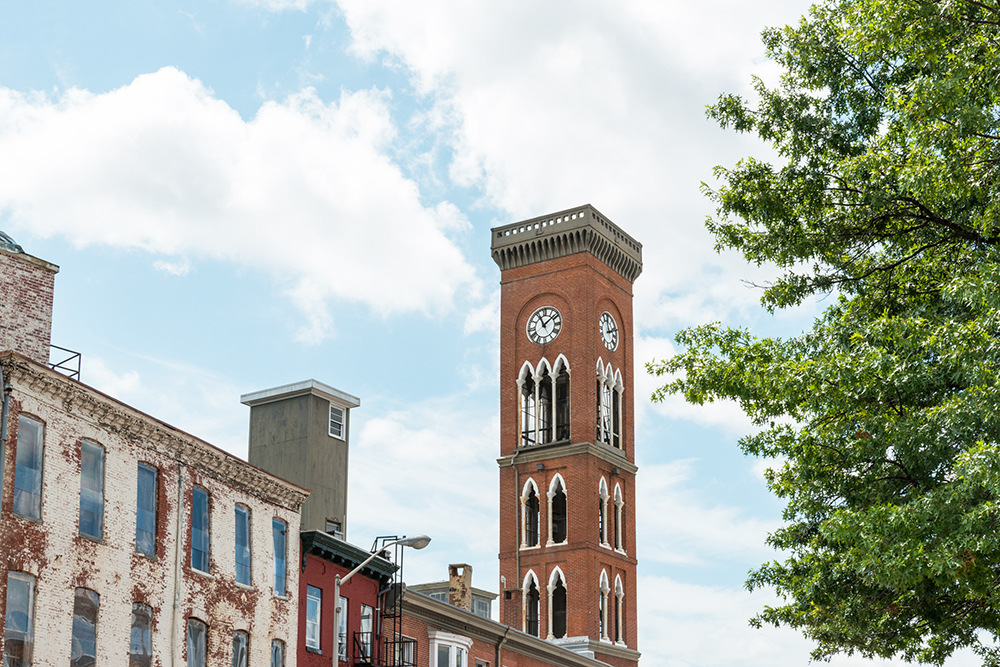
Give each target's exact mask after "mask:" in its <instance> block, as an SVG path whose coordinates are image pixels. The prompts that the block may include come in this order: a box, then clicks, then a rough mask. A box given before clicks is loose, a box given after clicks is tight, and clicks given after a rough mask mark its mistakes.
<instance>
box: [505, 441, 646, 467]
mask: <svg viewBox="0 0 1000 667" xmlns="http://www.w3.org/2000/svg"><path fill="white" fill-rule="evenodd" d="M577 454H590V455H592V456H595V457H597V458H599V459H601V460H602V461H607V462H608V463H610V464H612V465H614V466H616V467H618V468H621V469H622V470H625V471H627V472H629V473H632V474H633V475H634V474H635V473H636V472H638V471H639V467H638V466H637V465H636V464H634V463H632V462H631V461H629V460H628V459H626V458H625V454H624V453H623V452H622V451H621V450H620V449H615V448H614V447H609V446H607V445H601V444H598V445H595V444H594V443H592V442H576V443H573V444H559V443H555V444H550V445H533V446H531V447H520V448H518V450H517V451H516V452H514V453H513V454H510V455H508V456H501V457H500V458H498V459H497V463H498V464H499V465H500V467H501V468H506V467H508V466H512V465H514V462H515V459H516V462H517V463H540V462H542V461H548V460H550V459H558V458H561V457H563V456H575V455H577Z"/></svg>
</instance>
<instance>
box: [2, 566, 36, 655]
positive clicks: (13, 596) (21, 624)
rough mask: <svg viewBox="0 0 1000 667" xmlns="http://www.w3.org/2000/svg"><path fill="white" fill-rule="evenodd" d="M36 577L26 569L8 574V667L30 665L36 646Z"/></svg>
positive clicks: (5, 642)
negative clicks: (34, 612) (34, 613)
mask: <svg viewBox="0 0 1000 667" xmlns="http://www.w3.org/2000/svg"><path fill="white" fill-rule="evenodd" d="M34 597H35V578H34V577H32V576H31V575H30V574H24V573H22V572H10V573H8V574H7V615H6V617H5V623H4V635H3V636H4V642H3V664H4V667H28V666H29V665H30V664H31V654H32V649H33V648H34V629H33V627H32V626H33V625H34V624H33V623H32V618H33V611H34V603H35V600H34Z"/></svg>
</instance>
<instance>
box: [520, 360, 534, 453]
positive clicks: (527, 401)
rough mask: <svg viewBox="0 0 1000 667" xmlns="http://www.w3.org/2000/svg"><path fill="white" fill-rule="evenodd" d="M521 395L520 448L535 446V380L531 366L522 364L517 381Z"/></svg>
mask: <svg viewBox="0 0 1000 667" xmlns="http://www.w3.org/2000/svg"><path fill="white" fill-rule="evenodd" d="M517 384H518V387H519V388H520V393H521V446H523V447H530V446H531V445H534V444H535V430H536V428H537V426H536V423H535V378H534V373H532V370H531V364H527V363H526V364H524V367H523V368H522V369H521V377H520V378H518V380H517Z"/></svg>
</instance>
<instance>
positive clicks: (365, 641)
mask: <svg viewBox="0 0 1000 667" xmlns="http://www.w3.org/2000/svg"><path fill="white" fill-rule="evenodd" d="M374 630H375V610H374V609H372V608H371V607H369V606H368V605H366V604H362V605H361V636H360V638H359V639H360V640H361V641H360V643H361V657H362V658H364V662H371V657H372V645H373V644H374V642H375V634H374Z"/></svg>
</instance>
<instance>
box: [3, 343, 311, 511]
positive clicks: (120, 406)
mask: <svg viewBox="0 0 1000 667" xmlns="http://www.w3.org/2000/svg"><path fill="white" fill-rule="evenodd" d="M0 364H2V365H3V370H4V377H5V378H9V379H10V380H11V382H13V383H14V384H15V392H16V391H17V386H18V385H20V386H21V387H24V388H25V389H26V390H27V391H30V392H32V393H35V394H38V395H41V396H44V397H46V398H47V399H49V400H50V401H51V402H53V403H54V404H55V405H56V406H57V408H58V409H60V410H62V411H64V412H67V413H70V414H77V415H80V416H82V417H84V418H86V419H89V420H91V421H93V422H95V423H96V424H97V425H99V426H100V427H102V428H105V429H107V430H109V431H111V432H113V433H116V434H118V435H120V436H121V437H123V438H126V439H128V440H130V441H132V442H135V443H137V444H139V445H141V446H143V447H146V448H148V449H151V450H153V451H155V452H157V453H158V454H161V455H163V456H166V457H169V458H172V459H174V460H176V461H179V462H180V463H183V464H184V465H187V466H191V467H196V468H198V469H199V470H201V471H202V472H204V473H205V474H206V475H208V476H209V477H211V478H213V479H215V480H217V481H218V482H220V483H222V484H225V485H227V486H231V487H233V488H236V489H239V490H241V491H243V492H245V493H248V494H251V495H253V496H256V497H258V498H261V499H263V500H266V501H269V502H272V503H275V504H277V505H280V506H282V507H285V508H287V509H290V510H293V511H296V512H297V511H299V508H300V507H301V506H302V503H303V502H305V500H306V498H307V497H308V496H309V494H310V491H309V490H308V489H305V488H303V487H301V486H298V485H297V484H292V483H291V482H287V481H285V480H283V479H281V478H280V477H276V476H274V475H272V474H270V473H268V472H265V471H263V470H261V469H260V468H257V467H256V466H253V465H251V464H250V463H247V462H246V461H244V460H243V459H240V458H238V457H236V456H233V455H232V454H229V453H228V452H225V451H223V450H221V449H219V448H218V447H215V446H214V445H211V444H209V443H207V442H205V441H204V440H201V439H199V438H196V437H194V436H193V435H190V434H188V433H185V432H184V431H181V430H180V429H177V428H174V427H173V426H170V425H169V424H166V423H164V422H161V421H159V420H158V419H156V418H155V417H151V416H149V415H147V414H145V413H143V412H140V411H138V410H136V409H135V408H132V407H130V406H128V405H125V404H124V403H122V402H120V401H118V400H116V399H114V398H111V397H110V396H107V395H106V394H102V393H101V392H99V391H97V390H96V389H94V388H93V387H89V386H87V385H85V384H83V383H82V382H79V381H77V380H71V379H70V378H68V377H66V376H65V375H62V374H61V373H57V372H56V371H53V370H50V369H48V368H46V367H44V366H42V365H40V364H37V363H35V362H33V361H31V360H30V359H28V358H26V357H24V356H22V355H20V354H17V353H16V352H10V351H7V352H0Z"/></svg>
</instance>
